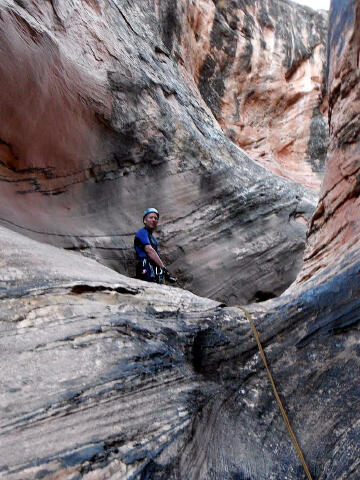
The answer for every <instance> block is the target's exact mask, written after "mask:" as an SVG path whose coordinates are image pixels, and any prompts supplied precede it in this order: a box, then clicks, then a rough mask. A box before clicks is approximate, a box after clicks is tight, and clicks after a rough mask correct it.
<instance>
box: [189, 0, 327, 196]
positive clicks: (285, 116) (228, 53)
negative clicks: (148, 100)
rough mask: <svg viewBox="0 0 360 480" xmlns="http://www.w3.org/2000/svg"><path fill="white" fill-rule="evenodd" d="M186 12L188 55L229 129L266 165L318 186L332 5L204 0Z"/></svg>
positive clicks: (323, 144) (323, 147) (280, 0)
mask: <svg viewBox="0 0 360 480" xmlns="http://www.w3.org/2000/svg"><path fill="white" fill-rule="evenodd" d="M188 18H189V32H188V34H187V35H184V37H183V40H182V46H183V49H184V50H185V53H184V54H183V57H184V62H185V65H186V68H187V69H188V70H190V71H191V72H192V74H193V76H194V78H195V79H196V82H197V85H198V87H199V90H200V93H201V95H202V97H203V98H204V100H205V102H206V103H207V105H208V106H209V108H210V109H211V111H212V112H213V114H214V116H215V117H216V118H217V120H218V121H219V122H220V124H221V126H222V129H223V130H224V132H225V133H226V134H227V135H228V136H229V138H231V139H232V140H233V141H234V142H235V143H236V144H237V145H239V146H240V147H242V148H243V149H244V150H245V151H246V152H247V153H248V154H249V155H250V156H251V158H253V159H254V160H256V161H257V162H259V163H260V164H261V165H264V166H266V167H267V168H268V169H270V170H271V171H273V172H275V173H276V174H278V175H282V176H284V177H286V178H291V179H292V180H294V181H296V182H298V183H301V184H303V185H307V186H309V187H310V188H313V189H315V190H318V189H319V187H320V182H321V179H322V174H323V168H324V161H325V157H326V150H327V142H328V127H327V98H326V87H325V56H326V38H327V23H328V15H327V12H325V11H321V12H315V11H313V10H311V9H310V8H307V7H302V6H300V5H298V4H295V3H292V2H287V1H283V0H276V1H274V0H265V1H261V2H257V1H227V2H222V1H216V2H211V1H208V2H205V1H202V2H194V3H192V2H191V3H190V5H189V13H188Z"/></svg>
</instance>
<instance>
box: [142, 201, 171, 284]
mask: <svg viewBox="0 0 360 480" xmlns="http://www.w3.org/2000/svg"><path fill="white" fill-rule="evenodd" d="M159 218H160V215H159V212H158V211H157V210H156V208H147V209H146V210H145V212H144V216H143V222H144V225H145V227H144V228H141V229H140V230H138V231H137V232H136V234H135V238H134V247H135V252H136V256H137V262H136V278H139V279H140V280H146V281H147V282H156V283H162V278H163V276H164V277H165V279H166V280H168V281H169V282H170V283H175V282H176V277H174V276H173V275H171V274H170V272H168V270H167V269H166V268H165V265H164V263H163V261H162V260H161V258H160V257H159V243H158V241H157V239H156V238H155V237H154V236H153V232H154V230H155V229H156V227H157V224H158V221H159Z"/></svg>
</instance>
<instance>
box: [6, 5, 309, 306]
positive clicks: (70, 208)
mask: <svg viewBox="0 0 360 480" xmlns="http://www.w3.org/2000/svg"><path fill="white" fill-rule="evenodd" d="M173 4H174V2H159V3H158V2H155V3H154V2H152V1H148V2H145V3H144V2H141V5H140V4H139V3H138V2H133V3H131V4H130V3H128V2H126V3H122V4H120V3H119V2H114V1H112V2H108V1H98V2H88V3H86V2H80V1H78V2H75V3H72V4H71V5H70V4H67V2H46V3H44V4H41V6H40V4H39V5H38V4H37V3H36V2H13V1H9V2H2V4H1V20H0V30H1V37H2V48H1V51H0V55H1V62H0V70H1V75H0V78H1V80H0V81H1V88H0V92H1V93H0V105H1V111H2V119H3V121H2V124H1V127H0V139H1V141H2V143H1V145H0V155H1V163H0V181H1V192H0V198H1V202H0V218H1V222H2V224H3V225H5V226H9V227H10V228H14V229H15V230H18V231H19V232H22V233H25V234H27V235H29V236H31V237H33V238H35V239H38V240H40V241H44V242H49V243H52V244H54V245H57V246H61V247H65V248H69V249H76V250H79V251H81V252H82V253H83V254H84V255H88V256H90V257H92V258H95V259H97V260H98V261H99V262H101V263H103V264H105V265H107V266H109V267H111V268H114V269H115V270H117V271H119V272H121V273H126V274H129V275H134V253H133V235H134V233H135V231H136V230H137V229H138V228H140V226H141V221H142V212H143V210H144V208H145V207H147V206H149V205H152V206H156V207H157V208H158V209H159V210H160V212H161V215H162V217H161V232H160V242H161V244H162V245H164V246H165V248H163V255H164V258H165V260H166V263H167V265H168V266H169V267H170V269H172V270H173V271H174V272H175V273H176V274H177V275H178V277H179V279H180V285H182V286H183V287H185V288H187V289H189V290H191V291H193V292H194V293H197V294H200V295H204V296H207V297H211V298H214V299H217V300H219V301H225V302H227V303H237V302H250V301H253V300H257V299H264V298H270V297H274V296H276V295H279V294H280V293H281V292H282V291H283V290H284V289H285V288H286V287H287V286H288V285H289V284H290V283H291V282H292V281H293V280H294V279H295V277H296V274H297V272H298V271H299V269H300V267H301V262H302V252H303V248H304V236H305V223H306V221H307V219H309V218H310V216H311V214H312V212H313V208H314V195H313V193H311V191H309V190H306V189H304V188H303V187H301V186H300V185H295V184H294V183H292V182H289V181H286V180H284V179H281V178H279V177H277V176H274V175H272V174H271V173H269V172H267V171H266V170H264V169H263V168H262V167H260V166H259V165H257V164H256V163H255V162H253V161H252V160H251V159H250V158H249V157H247V156H246V155H245V154H244V152H242V151H241V150H240V149H239V148H238V147H236V146H235V145H234V144H233V143H232V142H231V141H230V140H229V139H228V138H227V137H226V135H224V133H223V131H222V130H221V128H220V126H219V124H218V122H217V121H216V119H215V118H214V116H213V115H212V113H211V111H210V109H209V108H208V107H207V105H206V104H205V103H204V101H203V100H202V98H201V96H200V95H199V91H198V88H197V86H196V83H195V81H194V77H193V76H192V75H191V74H190V72H189V71H188V70H187V69H186V68H184V67H183V66H182V65H181V59H180V57H179V53H178V50H179V48H177V47H176V45H177V43H176V42H177V41H178V39H179V38H181V36H182V35H183V32H182V30H181V25H182V23H181V22H180V24H178V23H176V22H175V23H174V22H173V13H171V12H173V9H172V7H173V6H174V5H173ZM185 6H187V7H189V8H190V4H187V3H186V2H179V5H178V10H179V11H178V14H179V17H178V18H179V19H180V20H181V18H182V16H181V15H185V14H186V11H187V10H186V9H185ZM181 12H183V13H182V14H181ZM185 18H186V15H185ZM180 20H179V21H180Z"/></svg>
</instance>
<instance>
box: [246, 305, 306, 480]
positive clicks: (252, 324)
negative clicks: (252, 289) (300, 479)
mask: <svg viewBox="0 0 360 480" xmlns="http://www.w3.org/2000/svg"><path fill="white" fill-rule="evenodd" d="M237 307H238V308H239V309H240V310H242V311H243V312H244V314H245V316H246V318H247V319H248V320H249V322H250V325H251V329H252V331H253V334H254V337H255V339H256V342H257V344H258V347H259V352H260V355H261V358H262V360H263V362H264V365H265V368H266V371H267V374H268V377H269V380H270V382H271V385H272V389H273V392H274V395H275V398H276V401H277V403H278V405H279V408H280V411H281V414H282V417H283V419H284V422H285V424H286V426H287V429H288V431H289V434H290V438H291V440H292V442H293V444H294V446H295V448H296V450H297V452H298V454H299V457H300V460H301V463H302V465H303V467H304V470H305V473H306V475H307V477H308V479H309V480H313V478H312V476H311V473H310V470H309V467H308V466H307V463H306V460H305V457H304V455H303V453H302V451H301V448H300V445H299V443H298V441H297V440H296V437H295V433H294V431H293V429H292V427H291V425H290V421H289V419H288V416H287V414H286V411H285V408H284V407H283V404H282V401H281V399H280V396H279V394H278V391H277V388H276V385H275V382H274V378H273V376H272V374H271V371H270V368H269V365H268V363H267V360H266V357H265V352H264V349H263V347H262V345H261V342H260V336H259V333H258V331H257V329H256V327H255V323H254V321H253V319H252V318H251V315H250V313H249V312H248V311H247V310H246V309H245V308H244V307H241V306H240V305H238V306H237Z"/></svg>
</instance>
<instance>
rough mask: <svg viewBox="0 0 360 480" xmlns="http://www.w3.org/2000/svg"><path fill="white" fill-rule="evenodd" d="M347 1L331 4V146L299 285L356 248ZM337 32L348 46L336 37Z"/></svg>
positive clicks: (358, 110)
mask: <svg viewBox="0 0 360 480" xmlns="http://www.w3.org/2000/svg"><path fill="white" fill-rule="evenodd" d="M350 3H351V2H344V3H343V4H341V5H340V3H338V2H334V5H333V9H332V16H331V29H330V33H329V39H330V49H331V54H330V57H329V59H330V63H329V78H328V92H329V105H330V131H331V141H330V146H329V153H328V158H327V169H326V175H325V177H324V181H323V184H322V188H321V193H320V201H319V206H318V208H317V210H316V212H315V214H314V216H313V218H312V221H311V223H310V227H309V232H308V236H309V238H308V246H307V249H306V254H305V265H304V269H303V272H302V274H301V276H300V280H304V279H307V278H309V277H311V276H313V275H314V274H315V273H319V272H320V271H322V270H323V269H325V268H326V267H328V266H329V265H330V264H334V263H340V262H341V260H342V259H344V258H345V257H346V256H350V255H351V252H353V254H355V253H356V251H357V250H358V249H359V244H360V235H359V231H360V221H359V211H360V210H359V208H360V199H359V193H360V159H359V151H360V150H359V131H360V100H359V75H358V73H357V72H358V67H359V53H358V52H359V46H360V33H359V22H358V19H359V15H360V6H359V5H356V7H354V9H353V8H352V6H351V5H350ZM339 29H341V31H342V32H345V33H342V35H345V36H346V39H347V41H346V42H345V41H342V40H341V39H340V37H339Z"/></svg>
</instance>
